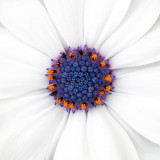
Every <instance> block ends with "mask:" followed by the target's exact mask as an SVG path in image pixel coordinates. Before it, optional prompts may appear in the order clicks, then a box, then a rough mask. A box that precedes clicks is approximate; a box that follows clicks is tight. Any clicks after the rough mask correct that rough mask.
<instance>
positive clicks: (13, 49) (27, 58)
mask: <svg viewBox="0 0 160 160" xmlns="http://www.w3.org/2000/svg"><path fill="white" fill-rule="evenodd" d="M0 44H1V45H0V55H3V56H5V57H6V58H8V59H12V60H16V61H19V62H21V63H24V64H26V65H29V66H30V67H31V66H32V67H34V68H37V69H39V71H42V73H44V72H46V68H48V67H50V65H51V61H50V58H49V57H48V56H46V55H44V54H42V53H41V52H39V51H37V50H35V49H33V48H31V47H30V46H28V45H26V44H24V43H22V42H21V41H19V40H17V39H16V38H15V37H14V36H12V35H11V34H10V33H9V32H8V31H7V30H6V29H3V28H0Z"/></svg>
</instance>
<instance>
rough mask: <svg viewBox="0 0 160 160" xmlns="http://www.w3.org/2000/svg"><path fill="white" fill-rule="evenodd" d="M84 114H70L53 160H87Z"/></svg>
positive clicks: (79, 112) (78, 112)
mask: <svg viewBox="0 0 160 160" xmlns="http://www.w3.org/2000/svg"><path fill="white" fill-rule="evenodd" d="M87 156H88V155H87V139H86V113H85V112H84V111H76V112H75V113H72V112H71V113H70V115H69V119H68V122H67V125H66V127H65V129H64V132H63V134H62V136H61V138H60V141H59V143H58V145H57V148H56V152H55V156H54V158H53V159H54V160H64V159H65V160H87Z"/></svg>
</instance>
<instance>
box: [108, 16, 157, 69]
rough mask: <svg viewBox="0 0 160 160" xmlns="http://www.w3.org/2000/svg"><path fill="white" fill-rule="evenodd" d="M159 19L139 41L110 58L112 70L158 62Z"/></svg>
mask: <svg viewBox="0 0 160 160" xmlns="http://www.w3.org/2000/svg"><path fill="white" fill-rule="evenodd" d="M159 42H160V18H159V19H158V20H157V22H156V23H155V25H154V27H153V28H152V29H151V30H150V31H149V33H147V35H146V36H144V37H143V38H142V39H141V40H139V41H138V42H137V43H135V44H134V45H133V46H131V47H130V48H128V49H126V50H124V51H122V52H120V53H119V54H117V55H115V56H114V57H112V59H111V60H110V63H111V64H112V68H124V67H133V66H139V65H144V64H149V63H153V62H157V61H159V60H160V54H159V52H160V45H159Z"/></svg>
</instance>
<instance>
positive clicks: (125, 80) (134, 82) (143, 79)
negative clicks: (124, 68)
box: [114, 65, 160, 100]
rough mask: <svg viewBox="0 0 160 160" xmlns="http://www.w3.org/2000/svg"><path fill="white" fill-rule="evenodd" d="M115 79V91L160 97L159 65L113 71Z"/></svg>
mask: <svg viewBox="0 0 160 160" xmlns="http://www.w3.org/2000/svg"><path fill="white" fill-rule="evenodd" d="M115 75H116V77H117V80H115V82H114V87H115V91H116V92H123V93H127V94H135V95H144V96H148V97H152V98H154V99H157V100H158V99H159V97H160V92H159V91H160V83H159V82H160V66H159V65H151V66H149V67H145V68H138V67H137V68H136V70H133V69H128V73H121V74H120V73H118V72H116V71H115Z"/></svg>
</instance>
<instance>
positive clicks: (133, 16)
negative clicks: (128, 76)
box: [100, 0, 160, 58]
mask: <svg viewBox="0 0 160 160" xmlns="http://www.w3.org/2000/svg"><path fill="white" fill-rule="evenodd" d="M159 10H160V1H159V0H134V1H132V3H131V5H130V8H129V10H128V13H127V15H126V16H125V18H124V20H123V22H122V23H121V25H120V26H119V27H118V29H117V30H116V31H115V32H114V33H113V34H112V35H111V36H110V37H109V38H108V39H107V40H106V41H105V42H104V43H103V45H102V46H101V48H100V49H101V52H102V53H104V54H106V56H107V57H108V58H109V57H112V56H114V55H115V54H117V53H119V52H120V51H122V50H124V49H126V48H128V47H129V46H131V45H132V44H133V43H135V42H136V41H137V40H139V39H140V38H141V37H142V36H143V35H144V34H145V33H146V32H147V31H148V30H149V29H150V28H151V27H152V26H153V24H154V23H155V22H156V20H157V19H158V17H159Z"/></svg>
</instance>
